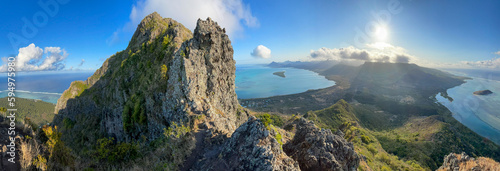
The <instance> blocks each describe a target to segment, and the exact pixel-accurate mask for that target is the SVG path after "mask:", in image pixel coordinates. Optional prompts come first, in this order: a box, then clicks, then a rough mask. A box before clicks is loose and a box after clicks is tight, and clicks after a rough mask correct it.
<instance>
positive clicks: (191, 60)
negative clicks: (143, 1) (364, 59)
mask: <svg viewBox="0 0 500 171" xmlns="http://www.w3.org/2000/svg"><path fill="white" fill-rule="evenodd" d="M234 79H235V61H234V59H233V49H232V46H231V41H230V40H229V38H228V36H227V35H226V34H225V30H224V29H222V28H220V27H219V26H218V25H217V23H216V22H214V21H212V20H211V19H210V18H208V19H207V20H198V22H197V26H196V29H195V30H194V33H191V32H190V31H189V30H187V29H186V28H185V27H184V26H182V24H180V23H177V22H176V21H174V20H172V19H168V18H162V17H161V16H159V15H158V14H157V13H153V14H150V15H148V16H146V17H145V18H144V19H143V20H142V21H141V23H140V24H139V25H138V27H137V30H136V32H135V33H134V36H133V37H132V39H131V41H130V44H129V46H128V47H127V49H125V50H124V51H121V52H118V53H117V54H115V55H113V56H111V57H110V58H109V59H107V60H106V61H105V62H104V64H103V66H102V67H101V68H100V69H98V70H97V71H96V72H95V73H94V75H92V76H91V77H89V78H88V79H87V80H86V81H75V82H73V83H72V84H71V86H70V87H69V88H68V89H67V90H66V91H65V92H64V93H63V96H62V97H61V98H60V99H59V100H58V104H57V106H56V109H55V110H56V112H57V113H58V114H57V115H56V118H55V120H54V123H53V124H54V125H55V126H54V127H53V128H52V127H47V128H44V131H45V130H48V131H47V133H46V134H47V135H48V136H49V137H48V138H47V139H49V141H47V140H46V141H47V142H51V143H47V144H48V145H50V144H58V145H59V146H57V147H58V148H57V149H56V150H50V155H49V156H48V157H47V158H48V163H49V164H48V165H49V170H68V169H69V170H82V169H86V168H91V169H98V170H190V169H194V170H220V169H223V170H299V165H298V161H296V160H294V159H292V158H291V157H289V156H287V154H286V153H285V152H284V151H283V148H282V145H283V142H286V140H287V139H290V137H286V138H284V137H283V136H282V135H290V134H291V133H289V132H286V131H284V130H282V129H281V128H278V127H275V126H273V125H272V124H269V123H266V121H263V120H261V119H256V118H255V117H253V116H251V114H250V113H251V112H250V111H248V110H246V109H245V108H243V107H241V106H240V105H239V103H238V101H237V96H236V93H235V85H234ZM58 128H60V129H58ZM311 131H313V130H311ZM307 132H308V130H306V131H305V133H307ZM328 137H329V134H322V135H321V136H320V137H319V138H322V139H328V140H330V139H331V138H328ZM335 140H336V142H337V143H335V144H332V145H329V146H320V147H318V148H317V149H318V150H329V149H327V148H342V149H344V150H347V151H349V153H348V154H344V155H342V156H339V157H337V160H338V161H343V162H341V163H337V165H339V166H337V165H335V167H334V166H333V165H332V166H331V167H330V166H329V165H330V164H327V166H328V168H333V169H334V168H338V167H339V168H350V169H355V168H356V167H357V166H358V163H359V160H353V159H356V158H357V154H356V153H355V152H354V151H353V150H352V145H349V143H348V142H346V141H345V140H343V138H341V137H336V138H335ZM53 142H55V143H53ZM298 143H301V141H300V140H299V141H298ZM64 144H67V145H68V146H69V147H70V148H69V149H68V148H67V147H66V146H65V145H64ZM49 149H50V148H49ZM52 149H55V148H52ZM298 150H300V149H298ZM60 151H62V152H64V153H62V154H64V156H68V154H72V155H74V157H65V158H64V159H60V158H58V157H55V156H59V155H57V154H54V153H59V152H60ZM52 154H54V155H52ZM42 157H43V156H42ZM341 157H346V158H349V159H350V160H344V159H343V158H341ZM66 159H67V160H66ZM74 159H78V160H74ZM40 160H41V159H40ZM330 160H331V159H327V160H322V161H330ZM35 161H37V162H38V159H37V160H35ZM317 162H318V161H311V163H312V164H314V165H318V163H317ZM329 163H335V162H329ZM319 164H320V165H321V162H320V163H319ZM37 167H38V165H37Z"/></svg>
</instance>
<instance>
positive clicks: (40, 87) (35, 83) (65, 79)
mask: <svg viewBox="0 0 500 171" xmlns="http://www.w3.org/2000/svg"><path fill="white" fill-rule="evenodd" d="M92 74H93V72H92V73H91V72H67V73H58V72H39V73H23V72H19V73H16V76H15V77H14V79H15V95H16V97H22V98H27V99H39V100H42V101H45V102H49V103H54V104H55V103H57V99H59V97H61V95H62V93H63V92H64V90H66V89H68V88H69V86H70V84H71V82H73V81H76V80H86V79H87V78H88V77H90V76H91V75H92ZM7 88H8V86H7V75H6V74H4V75H2V76H0V90H1V91H0V97H7V93H8V92H7Z"/></svg>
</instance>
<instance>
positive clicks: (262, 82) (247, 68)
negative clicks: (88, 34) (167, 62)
mask: <svg viewBox="0 0 500 171" xmlns="http://www.w3.org/2000/svg"><path fill="white" fill-rule="evenodd" d="M277 71H285V75H286V78H282V77H279V76H276V75H273V73H274V72H277ZM92 74H93V72H67V73H58V72H39V73H17V75H16V77H15V80H16V87H15V88H16V92H15V94H16V96H17V97H22V98H28V99H40V100H42V101H46V102H49V103H54V104H55V103H57V99H59V97H61V95H62V93H63V92H64V90H66V89H68V87H69V86H70V84H71V82H73V81H76V80H86V79H87V78H88V77H90V76H91V75H92ZM235 82H236V94H237V95H238V98H240V99H247V98H262V97H270V96H276V95H286V94H295V93H300V92H305V91H307V90H309V89H320V88H325V87H329V86H332V85H334V84H335V82H333V81H330V80H327V79H326V78H325V77H323V76H320V75H318V74H316V73H314V72H311V71H307V70H302V69H293V68H269V67H266V66H264V65H237V66H236V81H235ZM0 90H2V91H0V97H7V93H8V92H7V76H6V74H4V75H2V76H0Z"/></svg>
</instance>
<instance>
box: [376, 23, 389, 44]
mask: <svg viewBox="0 0 500 171" xmlns="http://www.w3.org/2000/svg"><path fill="white" fill-rule="evenodd" d="M388 36H389V31H388V30H387V28H386V27H384V26H378V27H377V30H375V37H376V38H377V40H379V41H385V40H387V37H388Z"/></svg>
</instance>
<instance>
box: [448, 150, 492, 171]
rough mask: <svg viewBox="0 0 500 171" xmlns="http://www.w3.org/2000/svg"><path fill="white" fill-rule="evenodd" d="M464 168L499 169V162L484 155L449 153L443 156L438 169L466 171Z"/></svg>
mask: <svg viewBox="0 0 500 171" xmlns="http://www.w3.org/2000/svg"><path fill="white" fill-rule="evenodd" d="M466 170H477V171H479V170H492V171H493V170H500V163H498V162H496V161H494V160H492V159H489V158H485V157H479V158H477V159H475V158H473V157H470V156H468V155H467V154H465V153H464V152H462V153H461V154H455V153H450V154H448V155H447V156H445V157H444V162H443V165H442V166H441V167H439V169H438V171H466Z"/></svg>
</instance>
